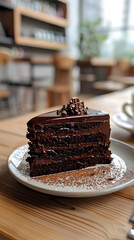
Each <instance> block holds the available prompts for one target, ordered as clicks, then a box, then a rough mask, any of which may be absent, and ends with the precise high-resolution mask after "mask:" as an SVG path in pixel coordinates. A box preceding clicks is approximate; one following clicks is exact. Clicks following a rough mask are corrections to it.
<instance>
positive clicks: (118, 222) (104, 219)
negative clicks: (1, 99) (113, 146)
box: [0, 88, 134, 240]
mask: <svg viewBox="0 0 134 240" xmlns="http://www.w3.org/2000/svg"><path fill="white" fill-rule="evenodd" d="M131 92H134V88H130V89H127V90H124V91H122V92H118V93H112V94H108V95H105V96H101V97H97V98H94V99H89V100H87V101H85V104H86V105H87V106H88V107H91V108H96V109H100V110H103V111H107V112H109V113H110V115H111V116H112V115H113V114H115V113H117V112H118V111H120V110H121V104H122V103H123V102H124V101H127V100H130V99H131V94H130V93H131ZM53 109H54V108H53ZM49 110H50V109H49ZM46 111H48V109H46ZM42 112H43V111H42ZM38 113H39V112H38ZM38 113H37V114H38ZM35 114H36V113H32V114H27V115H25V116H20V117H17V118H14V119H11V120H5V121H1V122H0V192H1V195H0V233H1V235H3V236H6V238H7V239H12V240H30V239H31V240H63V239H64V240H70V239H71V240H87V239H91V240H96V239H99V240H125V239H126V234H127V232H128V230H129V229H130V228H131V224H130V223H129V222H128V219H129V217H130V215H131V214H132V212H133V210H134V209H133V207H134V186H131V187H128V188H126V189H124V190H122V191H119V192H116V193H113V194H109V195H105V196H100V197H94V198H85V199H84V198H83V199H82V198H81V199H72V198H62V197H53V196H49V195H45V194H42V193H39V192H35V191H33V190H31V189H29V188H27V187H25V186H23V185H21V184H20V183H18V182H17V181H16V180H14V178H13V177H12V176H11V175H10V173H9V171H8V169H7V165H6V161H7V157H8V155H9V154H10V153H11V152H12V151H13V150H15V149H16V148H17V147H19V146H21V145H23V144H25V143H26V142H27V140H26V137H25V133H26V122H27V121H28V119H29V118H31V117H33V116H34V115H35ZM111 128H112V134H111V135H112V137H114V138H117V139H119V140H122V141H124V142H126V143H129V144H131V145H132V146H134V137H133V136H131V134H130V133H129V132H127V131H125V130H122V129H120V128H118V127H116V126H115V125H114V124H113V123H112V122H111ZM0 239H2V237H0Z"/></svg>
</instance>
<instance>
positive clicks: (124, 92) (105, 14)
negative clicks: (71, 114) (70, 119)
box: [0, 0, 134, 240]
mask: <svg viewBox="0 0 134 240" xmlns="http://www.w3.org/2000/svg"><path fill="white" fill-rule="evenodd" d="M133 12H134V1H133V0H118V1H116V0H73V1H71V0H64V1H63V0H0V149H1V150H0V185H1V186H2V189H1V190H0V193H1V197H0V199H1V200H0V208H1V210H0V212H1V214H0V215H1V216H0V239H1V240H6V239H12V240H29V239H33V240H37V239H38V240H43V239H45V240H61V239H65V240H69V239H72V240H76V239H77V240H81V239H82V240H87V239H91V240H96V239H102V240H104V239H106V240H114V239H116V240H125V239H127V238H129V239H134V213H133V212H134V185H133V184H134V148H133V147H134V14H133ZM73 97H77V98H78V99H79V100H80V101H84V104H85V106H86V107H88V109H89V110H90V109H97V110H99V111H103V112H106V113H108V114H109V116H110V128H111V132H110V136H111V151H112V152H113V153H114V154H117V155H118V157H120V158H121V159H123V160H122V161H123V163H122V162H121V160H120V162H119V159H118V158H117V162H118V164H117V165H118V167H117V169H116V170H117V172H118V171H119V170H120V169H121V172H122V176H124V177H121V175H120V179H119V180H117V182H116V181H115V182H114V180H113V178H112V177H111V178H109V179H110V180H111V181H113V182H112V184H113V185H112V184H111V185H110V188H109V189H107V188H104V189H103V190H102V191H101V190H97V191H98V192H99V193H98V192H97V193H96V191H95V190H94V191H93V192H92V191H89V192H88V193H85V192H84V193H83V191H82V192H81V193H80V192H79V194H78V192H77V193H74V192H73V193H72V195H71V194H70V195H68V194H67V192H66V194H65V195H64V194H63V193H62V194H61V192H60V194H59V195H58V194H56V193H55V192H54V191H53V192H51V190H50V193H49V192H45V191H44V193H39V192H43V190H40V189H39V190H38V189H35V188H33V187H31V188H32V189H34V190H32V189H31V188H29V186H28V184H26V183H25V184H24V185H26V186H24V185H23V183H22V182H23V181H22V179H21V180H18V177H15V178H16V179H17V180H18V181H17V180H16V179H15V178H14V176H12V175H14V174H12V169H10V167H9V166H8V167H7V158H8V157H9V155H10V154H11V153H12V152H13V151H14V150H15V149H17V148H18V147H20V146H22V145H24V144H27V142H28V140H27V139H26V131H27V122H28V120H29V119H31V118H32V117H35V116H37V115H39V114H43V113H47V112H50V111H53V110H54V111H55V110H57V109H61V108H62V106H63V105H65V106H67V104H69V102H70V100H71V98H73ZM123 164H124V165H123ZM8 165H9V162H8ZM124 169H127V170H124ZM9 170H10V172H11V173H9ZM123 171H124V172H125V171H126V172H125V173H124V172H123ZM123 174H124V175H123ZM19 182H21V183H22V184H20V183H19ZM114 184H115V185H114ZM35 190H37V191H35ZM46 193H47V194H46ZM49 194H50V195H49ZM53 194H54V195H57V196H52V195H53ZM75 194H76V195H75ZM84 194H85V195H84ZM83 196H84V198H83ZM77 197H78V198H77Z"/></svg>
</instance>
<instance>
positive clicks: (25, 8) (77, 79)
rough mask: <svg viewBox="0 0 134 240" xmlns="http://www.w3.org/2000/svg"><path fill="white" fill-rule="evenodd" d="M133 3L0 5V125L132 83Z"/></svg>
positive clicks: (13, 0) (22, 0) (16, 1)
mask: <svg viewBox="0 0 134 240" xmlns="http://www.w3.org/2000/svg"><path fill="white" fill-rule="evenodd" d="M133 11H134V1H133V0H118V1H116V0H73V1H71V0H68V1H62V0H51V1H49V0H0V120H2V119H5V118H9V117H14V116H18V115H19V114H25V113H27V112H31V111H36V110H40V109H44V108H47V107H51V106H54V105H63V104H66V103H67V102H68V101H69V99H70V97H71V96H78V97H79V98H80V99H82V100H84V99H86V98H92V97H94V96H98V95H101V94H107V93H110V92H114V91H119V90H122V89H125V88H127V87H129V86H133V85H134V78H133V77H134V14H133Z"/></svg>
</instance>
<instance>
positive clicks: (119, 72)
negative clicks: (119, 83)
mask: <svg viewBox="0 0 134 240" xmlns="http://www.w3.org/2000/svg"><path fill="white" fill-rule="evenodd" d="M129 68H130V62H129V60H128V59H120V60H118V61H117V62H116V64H115V66H114V67H113V69H112V71H111V76H126V75H127V74H128V71H129Z"/></svg>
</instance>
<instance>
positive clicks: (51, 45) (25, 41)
mask: <svg viewBox="0 0 134 240" xmlns="http://www.w3.org/2000/svg"><path fill="white" fill-rule="evenodd" d="M16 43H17V44H19V45H24V46H31V47H38V48H46V49H51V50H62V49H66V48H67V44H66V43H57V42H49V41H44V40H40V39H35V38H29V37H21V36H20V37H18V38H17V39H16Z"/></svg>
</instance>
